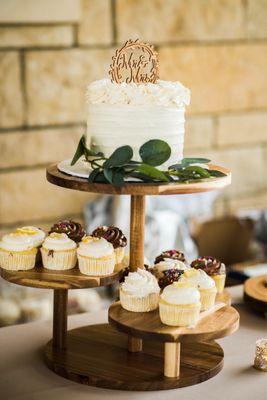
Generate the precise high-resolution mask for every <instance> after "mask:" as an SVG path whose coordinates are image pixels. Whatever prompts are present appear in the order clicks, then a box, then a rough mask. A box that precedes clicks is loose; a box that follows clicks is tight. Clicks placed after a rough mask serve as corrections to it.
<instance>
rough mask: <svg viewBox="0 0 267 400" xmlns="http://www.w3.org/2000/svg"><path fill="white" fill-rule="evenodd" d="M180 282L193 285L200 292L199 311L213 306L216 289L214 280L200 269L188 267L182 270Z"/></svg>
mask: <svg viewBox="0 0 267 400" xmlns="http://www.w3.org/2000/svg"><path fill="white" fill-rule="evenodd" d="M181 281H182V282H187V283H189V284H191V285H193V286H195V287H196V288H197V289H198V290H199V293H200V301H201V311H204V310H207V309H209V308H211V307H213V306H214V304H215V298H216V294H217V289H216V286H215V282H214V280H213V279H212V278H210V277H209V276H208V275H207V274H206V272H204V271H203V270H202V269H198V270H197V269H194V268H189V269H187V270H186V271H184V274H183V277H182V278H181Z"/></svg>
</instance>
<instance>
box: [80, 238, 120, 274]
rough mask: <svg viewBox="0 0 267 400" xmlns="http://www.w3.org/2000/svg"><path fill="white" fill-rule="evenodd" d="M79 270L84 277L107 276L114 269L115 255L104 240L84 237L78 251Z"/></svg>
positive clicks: (111, 247) (110, 245)
mask: <svg viewBox="0 0 267 400" xmlns="http://www.w3.org/2000/svg"><path fill="white" fill-rule="evenodd" d="M77 254H78V262H79V269H80V271H81V273H82V274H85V275H98V276H103V275H109V274H112V272H113V271H114V267H115V253H114V249H113V246H112V244H111V243H109V242H108V241H107V240H106V239H104V238H97V237H92V236H85V237H84V238H83V240H82V241H81V242H80V244H79V247H78V250H77Z"/></svg>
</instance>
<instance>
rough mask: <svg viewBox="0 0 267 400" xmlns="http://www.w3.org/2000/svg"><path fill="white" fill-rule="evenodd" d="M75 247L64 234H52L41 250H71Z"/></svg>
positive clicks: (46, 239)
mask: <svg viewBox="0 0 267 400" xmlns="http://www.w3.org/2000/svg"><path fill="white" fill-rule="evenodd" d="M76 247H77V245H76V243H75V242H74V241H73V240H71V239H70V238H69V237H68V236H67V235H66V234H65V233H56V232H52V233H50V235H49V236H47V237H46V238H45V240H44V242H43V248H44V249H47V250H54V251H60V250H71V249H75V248H76Z"/></svg>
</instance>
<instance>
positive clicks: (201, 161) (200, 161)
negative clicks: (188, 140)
mask: <svg viewBox="0 0 267 400" xmlns="http://www.w3.org/2000/svg"><path fill="white" fill-rule="evenodd" d="M209 162H210V160H209V159H208V158H202V157H188V158H183V159H182V161H181V164H182V165H184V166H186V165H191V164H207V163H209Z"/></svg>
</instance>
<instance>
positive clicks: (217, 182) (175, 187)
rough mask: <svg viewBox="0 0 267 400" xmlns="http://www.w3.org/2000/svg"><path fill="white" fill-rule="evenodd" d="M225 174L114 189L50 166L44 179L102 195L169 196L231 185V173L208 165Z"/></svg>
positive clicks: (127, 185) (129, 185) (126, 185)
mask: <svg viewBox="0 0 267 400" xmlns="http://www.w3.org/2000/svg"><path fill="white" fill-rule="evenodd" d="M209 166H210V167H211V168H216V169H217V170H219V171H222V172H224V173H225V174H226V176H225V177H222V178H210V179H206V180H202V181H198V182H197V181H196V182H191V183H139V182H133V183H126V184H125V185H124V186H123V187H116V186H113V185H110V184H106V183H89V182H88V181H87V179H85V178H78V177H75V176H71V175H67V174H65V173H63V172H60V171H59V170H58V168H57V164H52V165H51V166H49V167H48V168H47V170H46V177H47V180H48V181H49V182H50V183H53V184H54V185H57V186H62V187H64V188H68V189H73V190H80V191H84V192H90V193H102V194H116V195H121V194H130V195H139V196H145V195H171V194H185V193H200V192H208V191H211V190H216V189H221V188H223V187H225V186H228V185H230V183H231V172H230V171H229V170H228V169H226V168H223V167H219V166H217V165H209Z"/></svg>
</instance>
